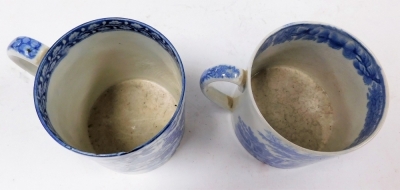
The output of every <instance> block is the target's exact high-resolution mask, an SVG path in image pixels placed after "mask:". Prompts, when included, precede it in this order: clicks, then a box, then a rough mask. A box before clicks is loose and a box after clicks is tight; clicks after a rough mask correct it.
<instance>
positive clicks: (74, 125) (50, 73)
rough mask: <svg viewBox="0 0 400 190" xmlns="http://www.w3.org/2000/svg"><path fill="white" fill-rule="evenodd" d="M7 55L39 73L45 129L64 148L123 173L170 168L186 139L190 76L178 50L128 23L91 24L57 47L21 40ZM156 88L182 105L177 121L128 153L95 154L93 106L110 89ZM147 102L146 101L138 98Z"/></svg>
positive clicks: (38, 95) (149, 29) (40, 112)
mask: <svg viewBox="0 0 400 190" xmlns="http://www.w3.org/2000/svg"><path fill="white" fill-rule="evenodd" d="M8 55H9V57H10V58H11V59H12V60H14V62H16V63H17V64H18V65H20V66H21V67H22V68H24V69H25V70H27V71H28V72H29V73H31V74H34V75H36V78H35V83H34V101H35V107H36V111H37V113H38V117H39V119H40V121H41V122H42V124H43V126H44V128H45V129H46V131H47V132H48V133H49V134H50V135H51V137H53V138H54V139H55V140H56V141H57V142H58V143H59V144H60V145H62V146H64V147H65V148H67V149H69V150H71V151H73V152H76V153H79V154H81V155H84V156H87V157H90V158H93V159H95V160H96V161H98V162H100V163H101V164H103V165H104V166H106V167H108V168H110V169H113V170H116V171H121V172H133V173H139V172H145V171H149V170H152V169H154V168H157V167H158V166H160V165H162V164H163V163H165V162H166V161H167V160H168V159H169V158H170V157H171V156H172V154H173V153H174V151H175V149H176V148H177V147H178V145H179V142H180V140H181V138H182V135H183V123H184V114H183V109H184V93H185V74H184V70H183V65H182V62H181V60H180V58H179V55H178V53H177V52H176V50H175V48H174V47H173V46H172V44H171V43H170V42H169V41H168V39H167V38H166V37H164V36H163V35H162V34H161V33H160V32H158V31H157V30H155V29H154V28H152V27H150V26H148V25H146V24H144V23H141V22H138V21H135V20H131V19H125V18H103V19H98V20H94V21H90V22H87V23H84V24H82V25H80V26H78V27H76V28H74V29H72V30H71V31H69V32H67V33H66V34H65V35H64V36H62V37H61V38H60V39H59V40H58V41H57V42H56V43H54V44H53V45H52V46H51V47H50V48H48V47H47V46H45V45H44V44H42V43H40V42H38V41H36V40H34V39H32V38H28V37H18V38H16V39H15V40H14V41H13V42H12V43H11V44H10V46H9V47H8ZM128 79H140V80H147V81H151V82H154V83H156V84H158V85H160V86H162V87H163V88H165V89H166V90H167V91H168V92H169V93H171V95H172V97H173V98H174V99H175V101H176V104H177V105H176V106H177V107H176V111H175V112H174V114H173V116H172V118H170V119H168V120H169V122H168V123H167V124H166V125H165V126H160V127H161V128H162V129H161V130H160V132H158V133H157V134H156V135H155V136H154V137H153V138H151V139H150V140H148V141H147V142H145V143H143V144H142V145H140V146H138V147H136V148H134V149H132V150H131V151H128V152H115V153H110V154H96V153H95V151H94V150H93V147H92V145H91V143H90V140H89V137H88V130H87V129H88V128H87V126H88V125H87V123H88V117H89V114H90V109H91V106H92V105H93V104H94V102H95V101H96V99H97V98H98V97H99V96H100V94H101V93H102V92H104V91H105V90H106V89H107V88H109V87H110V86H112V85H114V84H116V83H119V82H122V81H125V80H128ZM137 101H141V100H137Z"/></svg>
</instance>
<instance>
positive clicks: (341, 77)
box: [200, 23, 388, 168]
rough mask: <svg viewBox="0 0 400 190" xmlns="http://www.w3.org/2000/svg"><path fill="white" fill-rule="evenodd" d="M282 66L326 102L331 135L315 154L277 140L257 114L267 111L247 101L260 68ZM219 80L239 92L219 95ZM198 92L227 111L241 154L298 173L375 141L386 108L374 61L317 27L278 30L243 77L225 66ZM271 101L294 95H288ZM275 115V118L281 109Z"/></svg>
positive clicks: (347, 38)
mask: <svg viewBox="0 0 400 190" xmlns="http://www.w3.org/2000/svg"><path fill="white" fill-rule="evenodd" d="M283 67H285V68H289V69H295V70H296V71H299V72H302V73H303V74H305V75H307V76H308V77H310V78H312V79H313V80H314V82H315V83H317V84H318V85H320V86H322V87H323V89H324V90H325V92H326V94H327V95H328V97H329V100H330V106H331V107H332V110H333V114H331V115H333V118H332V123H331V124H332V126H331V127H332V131H331V132H330V133H331V134H330V136H329V138H328V139H327V142H326V146H324V147H323V149H322V150H311V149H307V148H303V147H301V146H299V145H297V144H294V143H293V142H291V141H289V140H287V139H286V138H284V137H283V136H282V135H280V134H279V133H278V132H277V131H276V130H275V129H274V128H273V127H271V125H270V123H269V121H268V120H266V119H265V118H264V117H263V115H262V113H261V111H260V110H261V109H260V107H258V105H260V106H263V107H261V108H263V109H264V108H265V107H267V106H272V105H265V102H263V101H260V102H259V103H256V101H255V99H254V94H253V92H254V90H259V89H252V76H254V75H255V74H257V73H259V72H260V71H261V70H263V69H265V68H283ZM267 75H268V73H267ZM277 77H282V80H279V78H277V81H278V82H281V83H280V84H279V83H278V84H276V83H275V84H273V85H275V86H276V85H278V86H277V87H280V86H279V85H283V84H284V82H285V81H284V80H286V79H284V77H283V76H279V75H277ZM218 81H226V82H231V83H234V84H236V85H238V93H236V96H229V95H226V94H224V93H222V92H221V91H219V90H218V89H216V88H215V87H214V86H212V83H213V82H218ZM265 82H267V81H265ZM259 83H261V84H262V81H259ZM200 87H201V90H202V92H203V93H204V94H205V96H207V97H208V98H209V99H210V100H212V101H213V102H215V103H216V104H217V105H219V106H221V107H223V108H226V109H229V110H231V111H232V121H233V123H234V128H235V133H236V136H237V137H238V139H239V141H240V142H241V144H242V145H243V146H244V148H245V149H246V150H247V151H248V152H249V153H250V154H251V155H253V156H254V157H255V158H257V159H258V160H260V161H262V162H264V163H267V164H269V165H271V166H274V167H278V168H294V167H300V166H304V165H307V164H310V163H314V162H317V161H320V160H323V159H326V158H330V157H333V156H337V155H342V154H345V153H349V152H351V151H354V150H356V149H358V148H360V147H361V146H363V145H364V144H366V143H367V142H368V141H370V140H371V139H372V138H373V137H374V136H375V135H376V134H377V132H378V131H379V129H380V128H381V126H382V123H383V120H384V118H385V115H386V112H387V108H388V86H387V84H386V79H385V77H384V74H383V71H382V70H381V67H380V66H379V64H378V63H377V60H376V59H375V58H374V57H373V55H372V54H371V53H370V51H369V50H368V49H367V48H366V47H365V46H364V45H362V44H361V43H360V42H359V41H358V40H357V39H355V38H354V37H353V36H351V35H350V34H348V33H346V32H344V31H343V30H340V29H337V28H335V27H332V26H328V25H324V24H311V23H294V24H290V25H286V26H284V27H283V28H281V29H279V30H277V31H275V32H273V33H272V34H271V35H269V36H267V37H266V39H264V40H263V41H262V42H261V44H260V46H259V47H258V49H257V51H256V52H255V54H254V58H253V59H252V61H251V63H250V65H249V67H248V68H247V69H246V70H244V69H240V68H236V67H235V66H229V65H219V66H216V67H213V68H210V69H208V70H206V71H205V72H204V73H203V75H202V76H201V78H200ZM306 87H307V85H305V86H302V87H301V86H300V87H296V88H297V89H300V90H301V89H302V88H304V89H305V88H306ZM293 88H294V86H293ZM278 95H282V96H291V95H293V96H295V95H296V94H295V91H291V90H290V89H288V90H286V91H285V92H282V93H281V94H278ZM290 101H292V102H284V103H285V104H286V105H293V104H298V103H299V101H300V100H299V99H296V100H295V99H292V100H290ZM272 103H273V102H272ZM306 104H312V102H304V105H306ZM274 106H276V105H274ZM267 108H268V107H267ZM276 108H277V109H276V112H278V111H279V110H280V108H281V107H279V106H278V107H276ZM278 108H279V109H278ZM300 109H301V108H300ZM271 113H274V112H271ZM289 116H290V115H289ZM300 116H301V115H300ZM303 117H307V116H306V115H304V116H303ZM282 119H283V118H282ZM285 119H286V118H285ZM288 119H292V118H288ZM288 127H290V126H288ZM299 134H300V133H294V134H291V135H294V136H296V135H299Z"/></svg>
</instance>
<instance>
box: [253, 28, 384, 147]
mask: <svg viewBox="0 0 400 190" xmlns="http://www.w3.org/2000/svg"><path fill="white" fill-rule="evenodd" d="M295 40H309V41H315V42H317V43H325V44H327V45H328V46H329V47H331V48H332V49H336V50H341V51H342V54H343V56H344V57H345V58H347V59H348V60H351V61H352V62H353V66H354V68H355V69H356V72H357V73H358V74H359V75H360V76H362V77H363V81H364V84H365V85H367V86H368V88H369V90H368V93H367V95H366V96H367V99H368V103H367V105H366V107H367V109H368V111H367V115H366V117H365V124H364V127H363V129H362V131H361V133H360V134H359V136H358V137H357V139H356V140H355V141H354V142H353V143H352V144H351V145H350V146H349V148H351V147H353V146H356V145H358V144H359V143H361V142H363V141H364V140H365V139H366V138H368V137H369V136H370V135H371V134H372V133H373V132H374V131H375V129H376V128H377V127H378V125H379V122H380V120H381V118H382V116H383V112H384V109H385V101H386V100H385V97H386V92H385V85H384V81H383V80H384V79H383V76H382V73H381V68H380V67H379V65H378V64H377V63H376V61H375V59H374V57H373V56H372V55H371V54H370V53H369V52H368V50H367V49H366V48H365V47H364V46H363V45H362V44H361V43H360V42H358V41H357V40H356V39H354V38H353V37H351V36H350V35H349V34H347V33H346V32H344V31H342V30H339V29H337V28H334V27H331V26H326V25H320V24H295V25H291V26H287V27H286V28H283V29H281V30H279V31H278V32H276V33H275V34H273V35H272V36H270V37H268V38H267V39H266V40H265V41H264V43H263V44H262V45H261V47H260V48H259V50H258V51H257V54H256V56H258V55H259V54H260V53H262V52H264V51H265V50H266V49H267V48H268V47H270V46H275V45H278V44H282V43H285V42H290V41H295Z"/></svg>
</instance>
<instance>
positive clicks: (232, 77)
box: [200, 65, 246, 110]
mask: <svg viewBox="0 0 400 190" xmlns="http://www.w3.org/2000/svg"><path fill="white" fill-rule="evenodd" d="M220 81H225V82H230V83H233V84H236V85H237V86H238V89H239V91H240V92H243V90H244V87H245V84H246V71H245V70H243V69H239V68H237V67H235V66H230V65H218V66H215V67H212V68H209V69H207V70H205V71H204V72H203V74H202V75H201V77H200V88H201V91H202V92H203V94H204V95H205V96H206V97H207V98H208V99H209V100H211V101H213V102H214V103H216V104H217V105H219V106H220V107H222V108H225V109H228V110H231V109H232V108H233V97H231V96H228V95H226V94H225V93H222V92H221V91H219V90H218V89H216V88H214V87H213V86H210V84H211V83H213V82H220Z"/></svg>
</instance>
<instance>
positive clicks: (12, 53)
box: [7, 36, 49, 76]
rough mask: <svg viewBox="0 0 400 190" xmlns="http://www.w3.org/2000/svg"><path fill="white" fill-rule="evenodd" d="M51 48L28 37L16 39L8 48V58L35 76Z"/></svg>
mask: <svg viewBox="0 0 400 190" xmlns="http://www.w3.org/2000/svg"><path fill="white" fill-rule="evenodd" d="M48 50H49V47H47V46H46V45H44V44H42V43H40V42H39V41H37V40H35V39H32V38H30V37H26V36H20V37H17V38H15V39H14V40H13V41H12V42H11V43H10V45H8V48H7V55H8V57H9V58H10V59H11V60H13V61H14V63H16V64H17V65H18V66H20V67H21V68H22V69H24V70H25V71H27V72H29V73H30V74H32V75H33V76H35V75H36V71H37V69H38V67H39V64H40V62H41V60H42V58H43V56H44V55H45V54H46V53H47V51H48Z"/></svg>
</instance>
